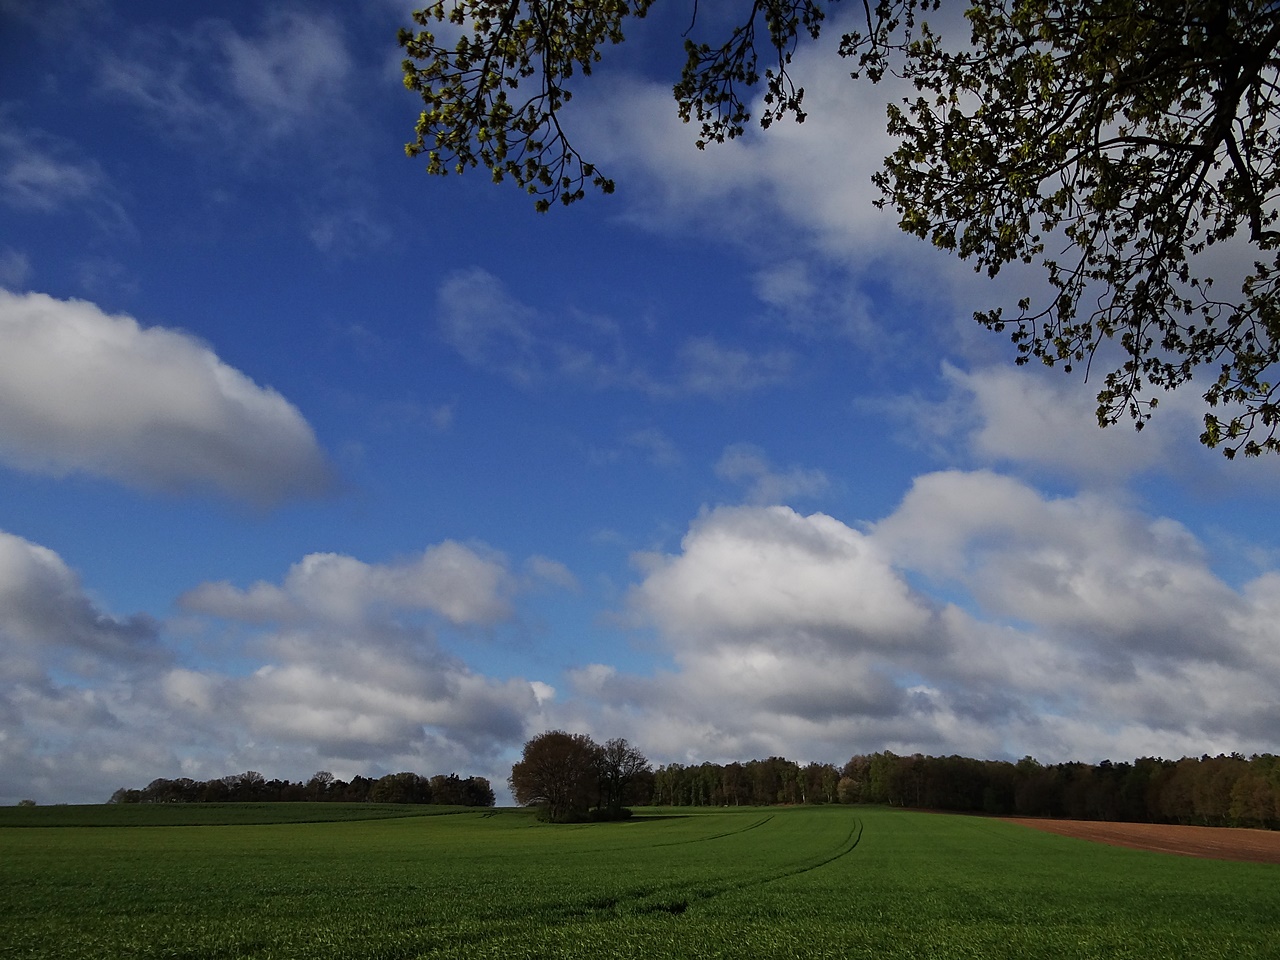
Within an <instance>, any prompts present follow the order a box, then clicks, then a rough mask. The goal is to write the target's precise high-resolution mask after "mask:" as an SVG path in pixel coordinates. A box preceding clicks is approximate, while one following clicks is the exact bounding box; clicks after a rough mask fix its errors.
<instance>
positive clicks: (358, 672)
mask: <svg viewBox="0 0 1280 960" xmlns="http://www.w3.org/2000/svg"><path fill="white" fill-rule="evenodd" d="M526 568H527V569H526V572H521V573H517V572H515V571H513V570H512V569H511V568H510V566H509V564H508V563H507V561H506V560H505V559H503V558H502V557H501V556H499V555H498V554H496V553H494V552H492V551H489V550H487V549H485V548H482V547H478V546H477V547H466V546H462V545H460V544H456V543H449V542H446V543H442V544H437V545H435V546H432V547H428V548H427V549H426V550H424V551H423V552H422V553H421V554H419V555H416V556H413V557H410V558H407V559H405V560H401V561H396V562H391V563H384V564H371V563H365V562H363V561H359V560H357V559H355V558H353V557H345V556H339V555H334V554H315V555H312V556H309V557H305V558H303V559H302V560H301V561H300V562H298V563H297V564H295V565H294V566H293V567H291V568H290V570H289V571H288V573H287V574H286V575H285V576H284V577H283V578H282V580H281V582H279V583H276V584H270V583H259V584H255V585H254V586H252V587H250V588H249V589H247V590H239V589H237V588H235V587H233V586H231V585H230V584H227V583H212V584H204V585H201V586H199V587H197V588H196V589H194V590H192V591H190V592H189V593H188V594H186V595H185V596H184V597H183V598H181V599H180V605H181V606H182V607H184V609H185V616H184V617H183V618H182V619H181V620H180V621H175V622H174V623H171V624H169V625H167V626H166V627H163V628H162V627H161V626H160V625H158V624H157V623H155V622H154V621H152V620H151V619H150V618H148V617H146V616H137V617H133V618H129V619H118V618H114V617H112V616H110V615H109V614H107V613H105V612H103V611H102V610H101V609H100V608H99V607H98V606H97V605H95V603H94V602H93V601H91V600H90V599H89V598H88V596H87V594H86V592H85V591H84V589H83V588H82V587H81V585H80V583H79V580H78V578H77V576H76V575H75V573H74V571H72V570H71V568H70V567H68V566H67V564H66V563H65V562H64V561H63V560H62V558H60V557H59V556H58V555H57V554H56V553H54V552H53V551H51V550H49V549H47V548H45V547H41V546H39V545H37V544H33V543H30V542H28V541H26V540H23V539H21V538H19V537H15V536H12V535H9V534H0V693H2V694H3V696H0V803H4V802H10V803H12V802H14V801H16V800H17V799H19V798H21V797H24V796H32V797H35V798H36V799H39V800H42V801H43V800H54V799H59V800H68V799H70V800H76V801H83V802H93V801H97V802H101V801H103V800H105V799H106V798H107V797H108V796H110V794H111V792H112V791H113V790H115V789H116V788H117V787H120V786H141V785H144V784H145V783H147V782H148V781H149V780H151V779H152V778H154V777H156V776H170V777H172V776H191V777H195V778H198V779H206V778H209V777H216V776H223V775H225V774H228V773H234V772H238V771H240V770H244V769H250V768H251V769H259V770H264V771H266V772H269V773H270V775H272V776H280V777H288V778H291V779H295V780H296V779H305V778H306V777H307V776H308V775H309V774H310V773H311V772H313V771H314V770H316V769H328V770H332V771H333V772H335V773H337V774H338V775H339V776H343V777H346V778H349V777H351V776H353V775H355V774H362V775H377V774H380V773H386V772H393V771H395V770H403V769H411V770H417V771H419V772H423V773H426V774H435V773H448V772H450V771H458V772H461V773H472V774H479V775H483V776H488V777H490V778H491V779H492V780H493V781H494V783H495V784H496V785H499V786H500V785H501V782H502V781H503V779H505V776H506V773H507V771H508V770H509V763H510V755H511V752H512V751H513V750H515V749H518V747H519V744H520V743H521V741H522V740H523V739H524V738H525V737H526V736H528V734H529V733H530V732H532V730H533V729H534V728H540V727H541V726H542V725H543V723H542V719H541V718H542V716H543V713H544V705H545V704H547V703H550V702H551V701H553V699H554V696H555V694H554V690H553V688H552V687H551V686H550V685H549V684H547V683H545V682H543V681H536V680H535V681H531V680H526V679H523V678H521V677H515V676H490V675H487V674H485V673H482V672H479V671H477V670H475V669H473V668H471V667H470V666H468V664H467V663H465V662H464V661H463V660H462V659H461V658H459V657H458V656H456V655H455V654H453V653H451V652H450V651H449V650H447V649H446V648H445V646H444V645H443V643H442V642H441V638H440V636H439V629H446V630H454V629H456V628H462V629H472V628H474V629H479V630H489V629H490V628H492V627H493V625H494V624H495V623H496V622H497V621H500V620H508V619H512V618H514V617H515V616H516V612H515V610H514V608H513V604H512V598H513V595H514V594H516V593H517V592H518V591H520V590H522V589H525V588H530V587H532V585H533V584H534V582H535V581H536V582H541V583H549V584H558V585H561V586H568V585H569V577H568V571H567V570H565V568H564V567H563V566H561V565H560V564H557V563H555V562H554V561H551V560H549V559H547V558H545V557H533V558H531V559H530V560H529V561H528V563H527V564H526ZM423 611H427V612H430V613H432V614H435V615H438V617H439V620H437V621H435V623H434V624H428V623H424V622H422V618H421V616H420V614H421V613H422V612H423ZM437 628H438V629H437ZM179 631H180V633H177V635H176V636H166V634H169V633H175V632H179ZM215 648H216V650H217V660H216V664H211V663H210V662H209V661H208V660H207V659H206V658H205V656H204V655H203V654H201V653H200V651H207V650H210V649H215ZM192 651H194V654H192V653H191V652H192ZM188 656H190V659H187V657H188Z"/></svg>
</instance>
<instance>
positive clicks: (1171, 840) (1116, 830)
mask: <svg viewBox="0 0 1280 960" xmlns="http://www.w3.org/2000/svg"><path fill="white" fill-rule="evenodd" d="M1011 822H1012V823H1021V824H1023V825H1024V826H1028V827H1033V828H1034V829H1036V830H1045V831H1048V832H1049V833H1056V834H1059V835H1060V836H1063V837H1077V838H1079V839H1081V840H1093V841H1095V842H1097V843H1111V844H1115V845H1116V846H1118V847H1132V848H1133V849H1135V850H1156V851H1159V852H1161V853H1177V854H1181V855H1183V856H1185V857H1211V858H1213V859H1215V860H1244V861H1250V862H1253V863H1280V832H1277V831H1275V830H1247V829H1243V828H1236V827H1194V826H1180V825H1177V824H1164V823H1100V822H1098V821H1096V820H1040V819H1034V818H1030V817H1023V818H1019V819H1017V820H1012V821H1011Z"/></svg>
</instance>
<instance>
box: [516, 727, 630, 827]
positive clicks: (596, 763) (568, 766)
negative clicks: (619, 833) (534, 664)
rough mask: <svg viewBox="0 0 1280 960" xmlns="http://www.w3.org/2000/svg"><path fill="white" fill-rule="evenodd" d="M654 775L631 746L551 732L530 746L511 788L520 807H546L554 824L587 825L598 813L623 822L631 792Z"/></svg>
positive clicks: (526, 750) (622, 742) (530, 741)
mask: <svg viewBox="0 0 1280 960" xmlns="http://www.w3.org/2000/svg"><path fill="white" fill-rule="evenodd" d="M648 771H649V761H648V760H646V759H645V757H644V754H642V753H641V752H640V751H639V750H637V749H636V748H635V747H633V746H632V745H631V744H630V743H628V742H627V741H626V740H623V739H621V738H617V739H613V740H609V741H608V742H607V743H605V744H604V745H603V746H601V745H600V744H598V743H596V742H595V741H594V740H592V739H591V737H589V736H587V735H586V734H585V733H566V732H565V731H563V730H548V731H547V732H545V733H540V734H538V735H537V736H536V737H534V738H533V739H532V740H529V741H528V742H527V743H526V744H525V745H524V751H523V753H522V755H521V757H520V759H519V760H518V761H517V762H516V763H515V765H514V766H512V768H511V777H510V779H509V780H508V781H507V782H508V785H509V786H510V787H511V795H512V797H514V798H515V801H516V803H518V804H521V805H531V804H537V805H540V806H543V807H544V808H545V813H546V818H547V819H548V820H550V821H551V822H553V823H564V822H568V821H574V820H583V819H586V818H587V817H588V816H589V815H590V811H591V809H592V808H593V807H594V808H595V810H596V811H598V813H597V815H598V816H600V817H602V818H605V819H618V818H620V817H622V816H625V815H626V814H625V813H624V808H623V806H622V805H623V803H624V802H626V800H627V798H628V788H629V787H631V786H632V785H633V784H634V783H635V782H636V781H637V779H639V778H641V777H642V776H643V775H644V774H646V773H648Z"/></svg>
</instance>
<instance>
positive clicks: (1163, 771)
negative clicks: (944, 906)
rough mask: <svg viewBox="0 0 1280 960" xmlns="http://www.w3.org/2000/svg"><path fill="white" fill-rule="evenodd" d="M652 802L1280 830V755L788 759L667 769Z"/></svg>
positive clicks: (659, 774)
mask: <svg viewBox="0 0 1280 960" xmlns="http://www.w3.org/2000/svg"><path fill="white" fill-rule="evenodd" d="M651 802H652V803H654V804H658V805H664V806H666V805H670V806H725V805H737V804H742V805H768V804H791V803H807V804H813V803H875V804H889V805H891V806H898V807H917V808H922V809H930V810H950V811H955V812H961V813H988V814H995V815H1001V816H1010V815H1012V816H1028V817H1065V818H1067V819H1072V820H1112V821H1127V822H1139V823H1182V824H1200V825H1204V826H1240V827H1265V828H1271V829H1277V828H1280V757H1276V756H1273V755H1271V754H1261V755H1255V756H1253V757H1249V758H1246V757H1244V756H1243V755H1242V754H1238V753H1236V754H1232V755H1230V756H1217V757H1210V756H1207V755H1206V756H1202V757H1198V758H1197V757H1184V758H1183V759H1181V760H1164V759H1160V758H1154V757H1142V758H1139V759H1137V760H1134V761H1133V762H1132V763H1113V762H1112V761H1110V760H1104V761H1102V762H1101V763H1099V764H1087V763H1076V762H1072V763H1058V764H1049V765H1044V764H1041V763H1039V762H1038V761H1036V760H1035V759H1033V758H1031V757H1024V758H1023V759H1022V760H1019V761H1018V762H1017V763H1010V762H1008V761H1003V760H973V759H970V758H968V757H959V756H950V757H929V756H924V755H922V754H918V753H917V754H914V755H912V756H898V755H896V754H894V753H891V752H889V751H884V752H881V753H874V754H861V755H857V756H854V757H852V758H850V760H849V762H848V763H846V764H845V765H844V766H843V767H842V768H837V767H835V766H833V765H832V764H829V763H809V764H806V765H804V766H801V765H800V764H798V763H795V762H794V761H791V760H785V759H783V758H781V757H770V758H769V759H767V760H752V761H750V762H748V763H729V764H716V763H704V764H700V765H698V766H684V765H682V764H678V763H673V764H668V765H666V766H662V767H659V768H658V769H657V770H656V771H655V772H654V775H653V789H652V794H651Z"/></svg>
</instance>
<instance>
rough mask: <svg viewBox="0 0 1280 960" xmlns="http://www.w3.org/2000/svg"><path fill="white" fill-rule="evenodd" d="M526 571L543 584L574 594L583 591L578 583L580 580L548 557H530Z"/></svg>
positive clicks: (526, 562)
mask: <svg viewBox="0 0 1280 960" xmlns="http://www.w3.org/2000/svg"><path fill="white" fill-rule="evenodd" d="M525 569H526V570H528V571H529V575H530V576H532V577H534V578H535V579H537V580H541V581H542V582H543V583H549V584H552V585H553V586H557V587H561V588H562V589H565V590H570V591H573V592H574V593H576V592H578V591H579V590H581V589H582V585H581V584H580V583H578V578H577V577H575V576H574V575H573V572H572V571H571V570H570V569H569V568H568V567H566V566H565V565H564V564H563V563H561V562H560V561H558V560H552V559H550V558H548V557H538V556H534V557H530V558H529V559H528V560H526V561H525Z"/></svg>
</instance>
